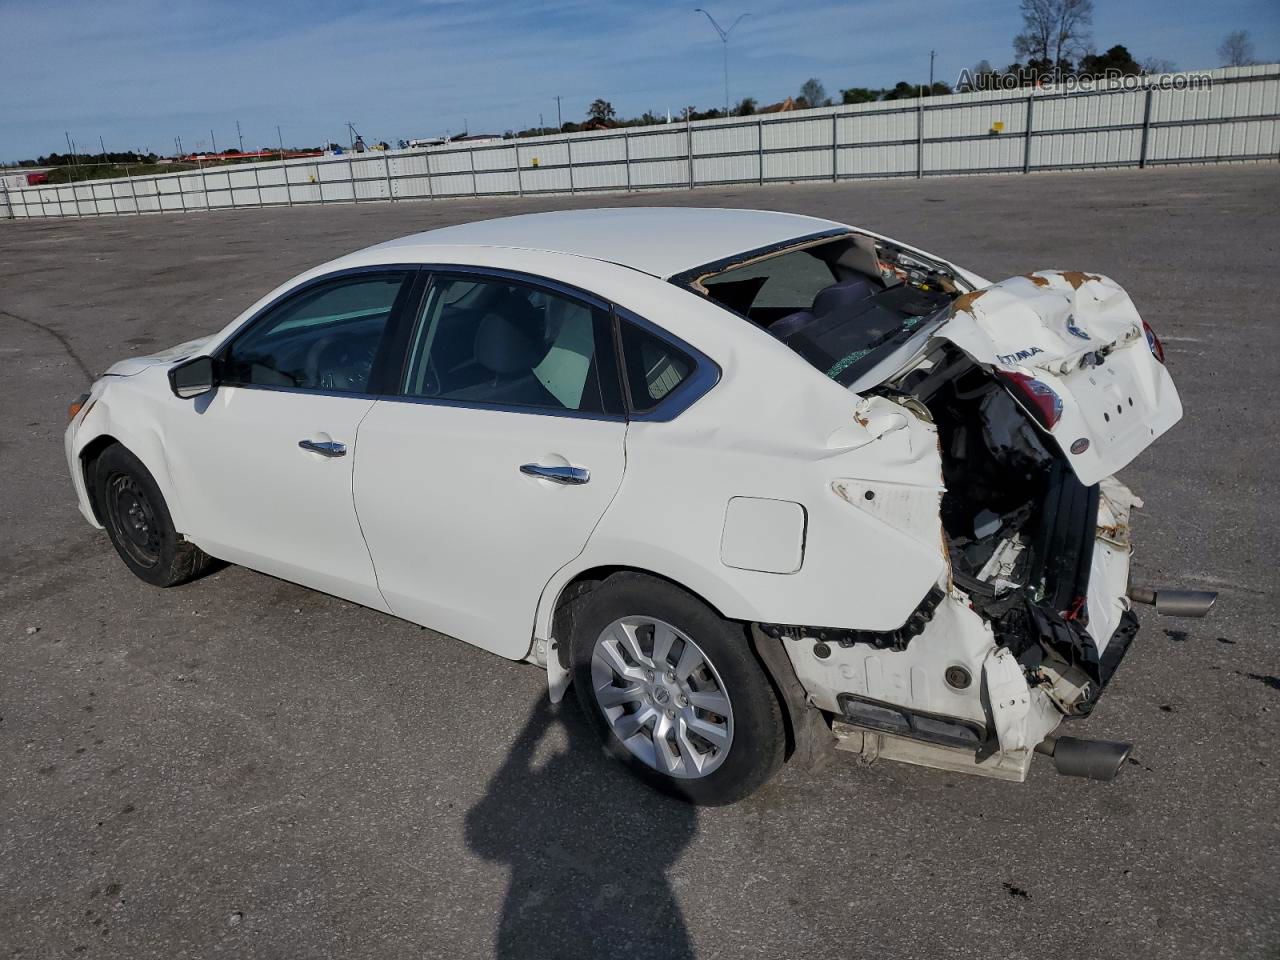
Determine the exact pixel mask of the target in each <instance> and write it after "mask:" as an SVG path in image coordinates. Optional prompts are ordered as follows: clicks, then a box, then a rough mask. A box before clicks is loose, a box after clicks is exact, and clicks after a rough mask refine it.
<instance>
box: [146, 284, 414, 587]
mask: <svg viewBox="0 0 1280 960" xmlns="http://www.w3.org/2000/svg"><path fill="white" fill-rule="evenodd" d="M408 276H409V274H408V273H407V272H406V271H382V272H376V273H354V274H346V275H341V276H338V277H334V278H331V279H328V280H323V281H320V282H318V283H311V284H307V285H306V286H305V288H303V289H302V290H300V291H299V292H298V293H296V294H294V295H291V296H289V297H288V298H286V299H285V300H284V301H282V302H281V303H279V304H278V305H276V306H273V307H270V308H268V309H267V310H266V311H265V312H264V313H263V314H262V315H261V316H260V317H258V318H257V319H255V320H254V321H252V322H251V323H250V324H249V325H248V326H247V327H246V328H245V329H244V330H243V331H242V332H240V333H238V334H236V336H235V337H234V338H233V339H232V340H231V342H230V344H229V346H228V347H227V348H225V350H224V351H221V352H220V353H219V370H220V374H219V376H220V380H221V382H220V384H219V386H218V387H217V389H216V390H215V391H214V392H213V393H212V394H207V395H205V396H203V397H198V398H196V399H195V400H194V401H187V402H184V404H183V406H182V407H181V408H180V409H179V412H178V414H177V416H176V419H175V420H174V422H172V423H171V424H170V425H169V430H168V435H167V437H166V440H165V445H166V448H167V449H168V450H169V451H170V457H171V461H172V471H173V476H174V479H175V482H176V483H177V484H178V487H179V489H180V490H181V492H182V500H183V505H184V507H185V510H186V514H187V516H188V526H189V527H190V529H189V530H188V531H186V532H187V535H188V536H190V538H191V539H192V540H193V541H194V542H195V543H196V544H197V545H199V546H200V547H201V548H202V549H204V550H205V551H206V552H208V553H210V554H212V555H213V556H216V557H220V558H222V559H225V560H229V561H232V562H234V563H238V564H241V565H243V566H246V567H251V568H253V569H255V570H261V571H263V572H265V573H269V574H272V575H274V576H278V577H281V578H283V579H286V580H291V581H294V582H296V583H301V584H304V585H306V586H309V587H313V588H315V589H317V590H321V591H324V592H325V593H331V594H334V595H336V596H339V597H344V598H346V599H348V600H353V601H355V602H356V603H361V604H364V605H366V606H370V607H374V608H376V609H381V610H386V604H385V602H384V601H383V599H382V596H381V594H380V593H379V591H378V587H377V581H376V578H375V576H374V572H373V564H372V561H371V560H370V557H369V552H368V549H367V548H366V546H365V543H364V538H363V537H362V536H361V533H360V525H359V523H358V522H357V520H356V515H355V509H354V505H353V502H352V489H351V484H352V465H353V464H354V462H355V459H356V435H357V427H358V426H359V424H360V421H361V419H362V418H363V417H364V416H365V415H366V414H367V413H368V412H369V410H370V408H371V407H372V406H373V404H374V400H373V397H372V388H371V384H370V381H371V377H372V375H373V370H374V366H375V361H378V360H379V359H380V357H379V352H380V350H382V349H383V345H384V340H385V339H387V338H386V337H385V336H384V334H386V333H387V331H388V327H389V324H390V321H391V317H392V315H393V311H394V309H395V307H396V305H397V302H398V298H400V296H401V293H402V290H403V289H404V288H405V287H407V286H408Z"/></svg>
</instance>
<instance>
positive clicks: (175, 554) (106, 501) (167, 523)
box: [93, 445, 214, 587]
mask: <svg viewBox="0 0 1280 960" xmlns="http://www.w3.org/2000/svg"><path fill="white" fill-rule="evenodd" d="M93 479H94V487H95V496H96V497H97V502H98V510H99V516H100V518H101V520H102V525H103V526H104V527H106V530H107V536H108V537H110V538H111V545H112V546H114V547H115V548H116V553H118V554H119V555H120V559H121V560H123V561H124V563H125V566H127V567H128V568H129V569H130V570H132V571H133V573H134V574H135V575H136V576H137V577H138V579H140V580H144V581H145V582H147V583H149V584H151V585H152V586H156V587H173V586H177V585H178V584H180V583H186V582H187V581H188V580H192V579H194V578H195V577H198V576H200V574H202V573H204V572H205V571H206V570H208V569H209V568H210V567H211V566H212V565H213V563H214V561H213V559H212V558H211V557H210V556H209V555H208V554H207V553H205V552H204V551H203V550H201V549H200V548H199V547H197V546H196V545H195V544H194V543H188V542H187V541H186V540H184V539H182V536H181V534H179V533H178V531H177V530H175V529H174V527H173V519H172V518H171V517H170V516H169V507H168V506H167V505H166V504H165V502H164V496H163V495H162V494H161V493H160V487H159V486H157V484H156V481H155V478H154V477H152V476H151V472H150V471H149V470H148V469H147V468H146V467H145V466H143V464H142V461H141V460H139V459H138V458H137V457H135V456H134V455H133V454H132V453H130V452H129V451H128V450H126V449H125V448H124V447H122V446H119V445H116V446H112V447H108V448H107V449H106V450H104V451H103V453H102V456H100V457H99V458H98V461H97V463H96V464H95V469H94V470H93Z"/></svg>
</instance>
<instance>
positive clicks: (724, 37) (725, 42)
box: [693, 7, 751, 117]
mask: <svg viewBox="0 0 1280 960" xmlns="http://www.w3.org/2000/svg"><path fill="white" fill-rule="evenodd" d="M693 12H694V13H700V14H702V15H703V16H704V17H706V18H707V19H708V20H710V21H711V26H713V27H715V30H716V33H718V34H719V35H720V45H721V47H722V48H723V49H724V115H725V116H726V117H727V116H728V115H729V34H731V33H733V28H734V27H736V26H737V25H738V24H740V23H741V22H742V21H743V20H745V19H746V18H747V17H749V16H751V14H749V13H744V14H741V15H740V16H739V17H738V19H737V20H735V21H733V23H731V24H729V29H728V30H726V29H724V28H723V27H722V26H720V24H718V23H716V18H715V17H713V16H712V15H711V14H709V13H707V11H705V10H703V9H702V8H701V7H695V8H694V10H693Z"/></svg>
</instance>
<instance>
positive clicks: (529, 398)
mask: <svg viewBox="0 0 1280 960" xmlns="http://www.w3.org/2000/svg"><path fill="white" fill-rule="evenodd" d="M474 350H475V361H476V363H478V364H479V365H480V366H481V367H483V368H484V369H485V370H487V371H488V372H489V374H490V376H489V377H488V378H487V379H485V380H484V381H482V382H481V383H477V384H474V385H473V386H470V387H465V388H463V389H461V390H456V391H454V392H453V393H452V394H451V395H450V396H452V397H453V398H456V399H459V400H484V401H486V402H488V403H509V404H511V405H513V406H551V407H558V406H562V404H560V403H559V402H558V401H557V400H556V399H555V397H554V396H552V395H551V393H550V391H548V390H547V388H546V387H544V386H543V385H542V383H541V382H539V380H538V378H537V376H536V375H535V374H534V372H533V368H534V367H536V366H537V365H538V364H539V363H541V362H542V359H543V357H545V356H546V354H547V347H546V318H545V317H544V315H543V312H542V311H541V310H538V309H536V308H535V307H533V306H532V305H531V304H530V303H529V302H528V301H526V300H523V299H522V298H518V297H514V296H513V297H507V298H505V299H504V300H503V301H501V302H500V303H498V304H496V305H494V306H493V307H491V308H490V309H488V310H486V311H485V313H484V315H483V316H482V317H481V318H480V322H479V324H477V325H476V339H475V347H474Z"/></svg>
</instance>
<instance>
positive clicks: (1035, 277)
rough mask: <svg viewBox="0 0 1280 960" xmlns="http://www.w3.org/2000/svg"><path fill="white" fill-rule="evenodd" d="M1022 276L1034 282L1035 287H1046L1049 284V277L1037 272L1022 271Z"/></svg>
mask: <svg viewBox="0 0 1280 960" xmlns="http://www.w3.org/2000/svg"><path fill="white" fill-rule="evenodd" d="M1023 276H1024V277H1026V278H1027V279H1028V280H1030V281H1031V282H1032V283H1034V284H1035V285H1036V286H1037V287H1047V286H1048V285H1049V278H1048V277H1042V276H1040V274H1038V273H1024V274H1023Z"/></svg>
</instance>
